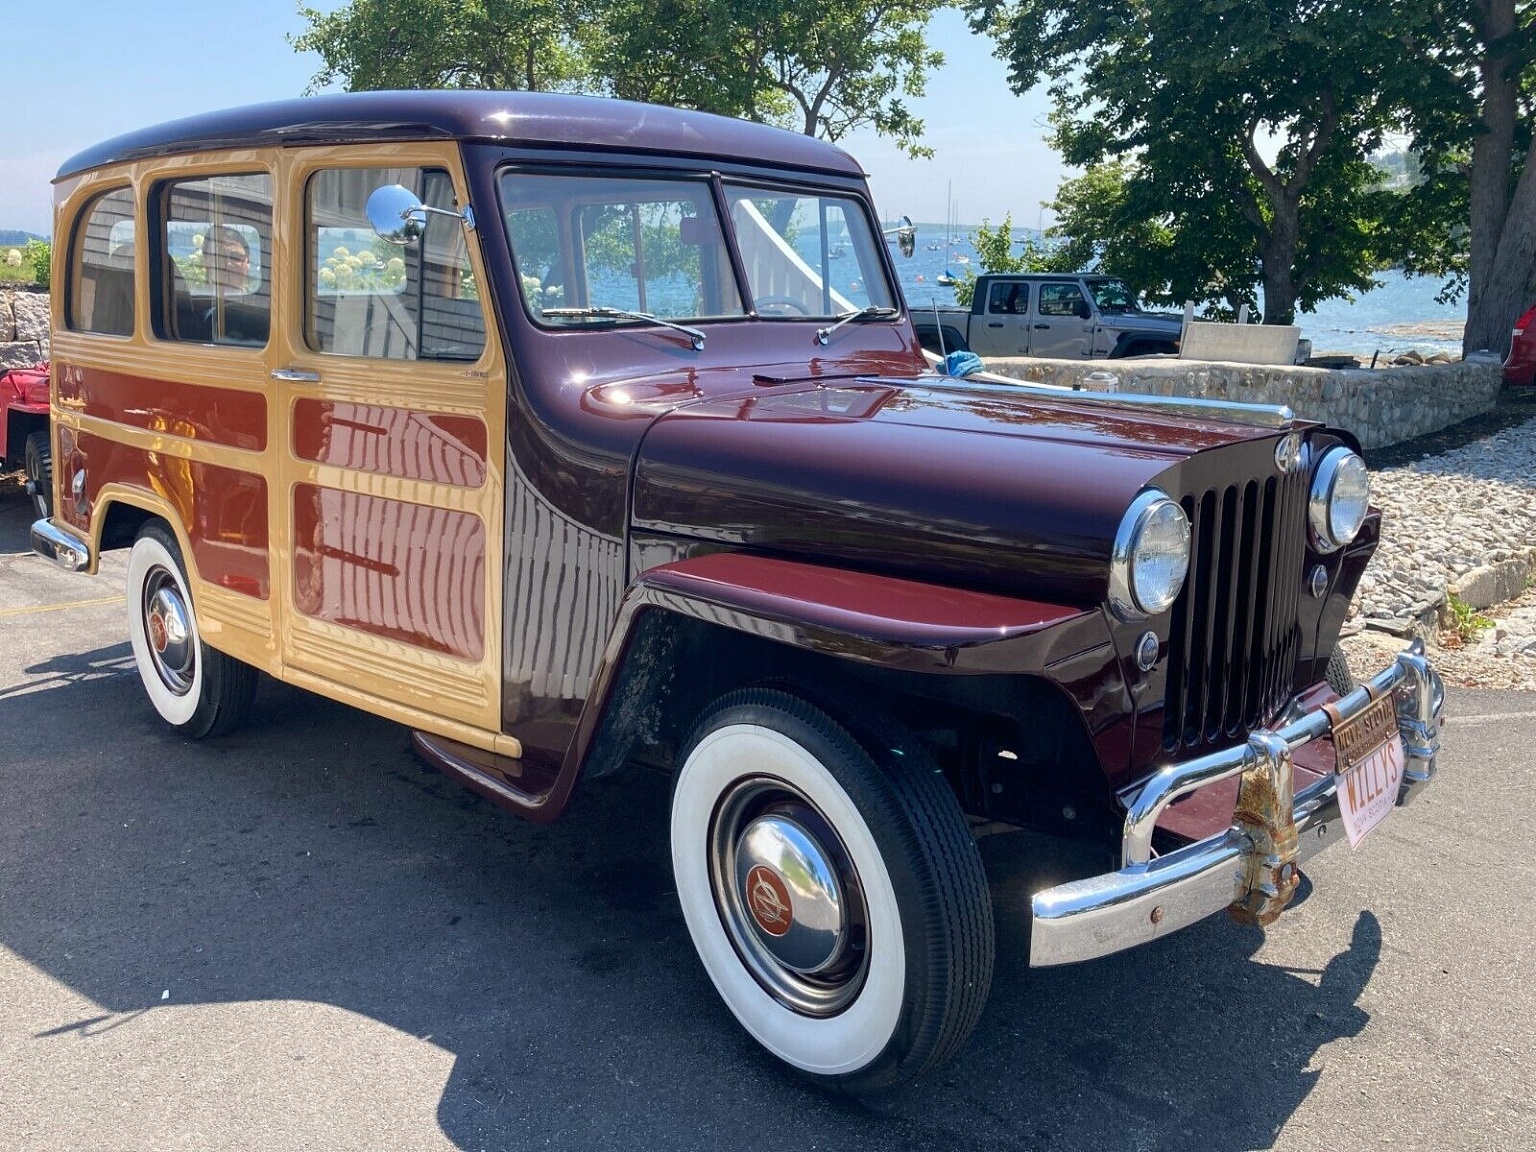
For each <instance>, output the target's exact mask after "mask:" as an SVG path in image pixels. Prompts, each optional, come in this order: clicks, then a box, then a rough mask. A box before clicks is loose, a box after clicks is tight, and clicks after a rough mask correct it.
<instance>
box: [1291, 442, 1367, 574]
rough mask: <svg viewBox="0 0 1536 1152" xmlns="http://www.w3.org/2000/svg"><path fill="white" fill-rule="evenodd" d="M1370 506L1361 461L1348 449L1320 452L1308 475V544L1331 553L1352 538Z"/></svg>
mask: <svg viewBox="0 0 1536 1152" xmlns="http://www.w3.org/2000/svg"><path fill="white" fill-rule="evenodd" d="M1370 507H1371V478H1370V475H1369V474H1368V473H1367V472H1366V469H1365V461H1364V460H1362V459H1360V457H1359V456H1358V455H1357V454H1356V453H1354V452H1351V451H1350V450H1349V449H1348V448H1330V449H1329V450H1328V451H1327V452H1325V453H1323V458H1322V460H1320V461H1319V462H1318V465H1317V471H1316V472H1314V473H1313V474H1312V494H1311V496H1310V497H1309V499H1308V501H1307V518H1308V520H1309V521H1310V522H1311V525H1312V546H1313V547H1314V548H1316V549H1317V550H1318V551H1319V552H1333V551H1336V550H1338V549H1340V548H1342V547H1344V545H1346V544H1348V543H1349V542H1350V541H1351V540H1353V539H1354V538H1355V536H1356V534H1357V533H1358V532H1359V531H1360V525H1362V524H1364V523H1365V514H1366V513H1367V512H1368V511H1370Z"/></svg>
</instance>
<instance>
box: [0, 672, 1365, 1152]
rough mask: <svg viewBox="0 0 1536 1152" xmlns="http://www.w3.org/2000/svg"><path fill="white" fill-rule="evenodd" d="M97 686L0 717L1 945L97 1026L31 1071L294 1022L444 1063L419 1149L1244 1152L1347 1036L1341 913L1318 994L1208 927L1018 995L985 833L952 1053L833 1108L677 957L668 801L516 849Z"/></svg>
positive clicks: (74, 686)
mask: <svg viewBox="0 0 1536 1152" xmlns="http://www.w3.org/2000/svg"><path fill="white" fill-rule="evenodd" d="M108 651H110V650H108ZM99 656H100V654H97V653H92V654H82V655H81V656H80V657H78V658H70V659H66V660H65V661H64V663H63V664H61V665H60V666H59V668H57V669H54V668H51V667H50V668H46V669H38V670H37V671H39V672H40V673H41V674H42V675H44V676H49V675H54V676H56V679H54V680H53V682H52V683H51V684H50V685H49V686H48V687H46V688H45V689H44V690H40V691H35V692H32V693H30V694H29V695H27V696H26V697H25V698H16V697H13V698H6V699H0V728H3V730H5V731H7V732H9V733H12V734H13V735H12V744H11V748H12V752H13V753H14V755H12V756H10V757H8V758H6V759H5V760H0V789H3V792H4V795H5V796H6V797H7V805H6V810H7V815H6V816H5V818H4V819H3V820H0V944H3V945H4V946H5V947H6V948H8V949H10V950H11V951H13V952H15V953H16V954H18V955H19V956H20V957H21V958H22V959H23V960H25V961H26V962H27V963H29V964H31V965H33V966H35V967H36V968H38V969H40V970H41V971H42V972H44V973H46V974H47V975H49V976H51V977H53V978H54V979H56V980H58V981H60V982H61V983H63V984H65V985H67V986H68V987H69V988H71V989H74V990H75V991H77V992H78V993H80V994H81V995H83V996H85V997H87V998H89V1000H90V1001H92V1002H94V1004H95V1005H97V1006H99V1007H96V1008H92V1009H91V1010H89V1011H82V1012H81V1013H80V1019H77V1020H68V1019H60V1020H57V1021H48V1022H47V1023H46V1026H44V1027H39V1028H36V1029H34V1030H33V1031H32V1032H30V1033H29V1034H28V1035H27V1036H22V1037H17V1036H9V1037H5V1039H6V1040H8V1041H10V1042H11V1043H12V1045H13V1047H12V1049H11V1050H12V1051H13V1052H19V1053H21V1054H22V1055H23V1057H24V1058H27V1059H46V1058H47V1054H46V1051H44V1050H40V1049H36V1048H33V1049H32V1052H33V1055H31V1056H27V1055H26V1052H27V1050H28V1048H29V1047H30V1046H31V1045H46V1044H49V1043H63V1042H65V1040H64V1039H60V1038H61V1037H64V1038H66V1039H68V1040H69V1041H71V1042H74V1041H76V1040H78V1041H79V1042H84V1043H90V1042H91V1040H92V1038H93V1037H95V1036H98V1035H101V1034H103V1033H104V1032H105V1031H106V1030H109V1029H116V1030H118V1032H119V1034H121V1033H122V1032H123V1030H125V1029H132V1028H134V1027H136V1026H138V1025H139V1024H140V1022H141V1021H142V1019H143V1016H144V1014H146V1013H151V1012H154V1011H157V1010H158V1008H159V1005H160V1004H161V1002H162V1000H161V998H162V993H163V992H168V993H169V994H170V997H171V999H172V1000H173V1002H174V1003H175V1004H177V1005H178V1006H187V1005H193V1006H195V1005H202V1004H221V1003H231V1002H241V1003H249V1002H261V1001H271V1000H284V1001H309V1002H314V1003H318V1004H326V1005H334V1006H337V1007H340V1008H343V1009H346V1010H348V1011H350V1012H354V1013H358V1014H361V1015H363V1016H366V1017H369V1018H372V1019H374V1020H377V1021H380V1022H382V1023H384V1024H387V1025H388V1026H390V1027H392V1028H395V1029H399V1030H400V1031H402V1032H404V1033H407V1034H409V1035H411V1036H415V1037H419V1038H422V1039H423V1042H429V1043H430V1044H432V1045H436V1046H437V1047H439V1048H442V1049H445V1050H447V1051H448V1052H450V1053H452V1054H453V1056H454V1066H453V1070H452V1073H451V1075H450V1076H449V1079H448V1082H447V1085H446V1087H445V1088H444V1089H443V1091H442V1096H441V1099H440V1101H439V1103H438V1108H437V1122H438V1124H439V1126H440V1127H441V1129H442V1131H443V1132H444V1133H446V1134H447V1136H448V1137H449V1138H450V1139H452V1140H454V1141H455V1142H456V1143H458V1144H459V1145H460V1146H461V1147H465V1148H471V1147H473V1148H487V1147H514V1146H515V1147H524V1146H533V1145H538V1146H543V1145H545V1144H546V1143H548V1144H554V1145H556V1146H566V1147H581V1148H608V1147H612V1148H632V1147H657V1148H668V1149H682V1148H710V1149H715V1148H727V1147H728V1148H732V1149H748V1148H764V1149H767V1148H776V1149H785V1148H806V1147H812V1146H815V1147H828V1148H837V1149H840V1150H846V1149H863V1148H868V1149H901V1148H913V1149H917V1148H922V1149H929V1148H949V1147H956V1148H959V1147H964V1148H983V1149H990V1148H999V1149H1001V1148H1020V1149H1055V1148H1061V1149H1067V1148H1073V1149H1077V1148H1081V1149H1093V1150H1100V1149H1120V1148H1132V1147H1136V1148H1147V1149H1181V1148H1192V1149H1193V1148H1200V1149H1203V1150H1205V1152H1229V1150H1230V1152H1237V1150H1239V1149H1248V1148H1262V1147H1267V1146H1269V1145H1270V1144H1272V1143H1273V1141H1274V1138H1275V1134H1276V1132H1277V1131H1278V1130H1279V1129H1280V1128H1281V1127H1282V1126H1283V1125H1284V1124H1285V1123H1286V1121H1287V1120H1288V1118H1289V1117H1290V1116H1291V1115H1292V1113H1293V1112H1294V1111H1295V1109H1296V1107H1297V1105H1298V1104H1299V1103H1300V1102H1301V1101H1302V1100H1303V1099H1305V1098H1306V1096H1307V1094H1308V1092H1310V1091H1311V1089H1312V1086H1313V1084H1314V1083H1315V1081H1316V1079H1317V1076H1318V1072H1317V1070H1316V1063H1315V1062H1316V1060H1317V1058H1318V1052H1319V1049H1320V1048H1322V1047H1323V1046H1324V1045H1326V1044H1327V1043H1329V1042H1330V1041H1332V1040H1334V1039H1336V1038H1339V1037H1343V1036H1350V1035H1354V1034H1355V1033H1356V1032H1358V1031H1359V1030H1360V1028H1361V1027H1362V1026H1363V1024H1364V1023H1365V1021H1366V1019H1367V1017H1366V1014H1365V1013H1364V1012H1363V1011H1362V1010H1361V1009H1360V1008H1359V1007H1358V1006H1357V1003H1356V1001H1357V998H1358V997H1359V994H1360V992H1361V989H1362V988H1364V986H1365V984H1366V983H1367V981H1368V980H1369V979H1370V976H1371V973H1372V971H1373V970H1374V968H1375V965H1376V962H1377V959H1378V957H1379V954H1380V950H1381V932H1380V928H1379V926H1378V925H1377V923H1376V921H1375V920H1374V919H1373V918H1372V917H1371V916H1370V915H1369V914H1368V913H1363V914H1362V915H1361V917H1360V919H1359V921H1358V922H1357V924H1356V926H1355V932H1354V939H1353V941H1352V942H1351V944H1350V946H1349V948H1348V949H1347V950H1346V951H1344V952H1341V953H1340V954H1339V955H1337V956H1335V957H1334V958H1333V959H1332V960H1330V961H1329V962H1328V964H1327V966H1326V968H1324V969H1323V971H1321V972H1320V973H1301V972H1293V971H1287V970H1284V969H1281V968H1278V967H1276V966H1274V965H1271V964H1265V963H1262V962H1258V961H1256V960H1254V959H1253V953H1254V952H1255V950H1256V949H1257V947H1258V945H1259V943H1260V941H1261V939H1262V937H1261V935H1260V934H1259V933H1258V932H1257V931H1256V930H1250V929H1245V928H1241V927H1239V926H1237V925H1235V924H1230V923H1227V922H1225V920H1223V919H1219V918H1218V919H1213V920H1211V921H1208V922H1206V923H1204V924H1201V925H1198V926H1196V927H1195V928H1193V929H1191V930H1189V931H1186V932H1184V933H1180V934H1177V935H1175V936H1174V937H1172V938H1170V939H1166V940H1163V941H1159V942H1157V943H1155V944H1153V945H1150V946H1148V947H1146V948H1143V949H1141V950H1138V951H1136V952H1133V953H1129V954H1125V955H1122V956H1118V957H1111V958H1108V959H1105V960H1101V961H1098V962H1095V963H1091V964H1086V965H1080V966H1076V967H1070V968H1062V969H1052V970H1041V971H1033V972H1032V971H1030V970H1029V969H1028V968H1027V967H1026V962H1025V959H1024V958H1025V957H1026V956H1027V954H1028V953H1027V944H1028V941H1027V928H1026V927H1025V925H1024V923H1023V921H1022V919H1021V918H1020V916H1019V915H1018V912H1019V907H1020V904H1021V901H1022V900H1023V899H1024V897H1023V896H1022V895H1019V893H1022V892H1024V891H1025V890H1026V889H1025V888H1024V887H1023V885H1026V884H1029V883H1037V882H1039V880H1038V877H1039V876H1043V875H1046V874H1048V873H1049V872H1050V867H1051V866H1050V865H1049V864H1048V863H1047V861H1046V858H1045V854H1044V853H1043V852H1040V851H1038V850H1037V849H1036V848H1035V847H1033V846H1032V845H1031V844H1030V841H1029V840H1028V838H1026V837H1022V836H1001V837H993V838H989V840H987V841H984V842H983V846H984V851H985V854H986V855H987V856H988V862H989V867H990V868H991V869H992V871H993V875H994V899H995V901H996V902H997V904H998V907H999V913H1000V915H999V925H1000V929H999V941H998V943H999V963H998V973H997V979H996V980H995V982H994V986H993V993H992V1000H991V1003H990V1005H989V1007H988V1009H987V1012H986V1014H985V1016H984V1017H983V1020H982V1023H981V1025H980V1027H979V1028H978V1030H977V1032H976V1034H975V1035H974V1036H973V1038H972V1040H971V1042H970V1043H969V1044H968V1045H967V1047H966V1048H965V1049H964V1050H963V1051H962V1052H961V1053H960V1055H959V1057H958V1058H957V1059H956V1060H955V1061H954V1062H953V1063H951V1064H950V1065H948V1066H947V1067H945V1068H944V1069H942V1070H940V1071H938V1072H936V1073H935V1074H933V1075H931V1076H929V1077H928V1078H925V1079H923V1080H921V1081H919V1082H917V1083H916V1084H914V1085H912V1086H910V1087H909V1088H906V1089H904V1090H902V1091H901V1092H899V1093H896V1094H894V1095H892V1096H890V1097H887V1098H883V1099H878V1100H874V1101H868V1102H859V1101H852V1100H844V1099H840V1098H836V1097H832V1096H829V1095H826V1094H824V1093H822V1092H820V1091H818V1090H817V1089H815V1088H813V1087H811V1086H809V1085H807V1084H804V1083H803V1082H801V1081H799V1080H798V1079H797V1078H796V1077H795V1076H793V1075H791V1074H789V1073H787V1072H785V1071H784V1070H783V1069H781V1068H780V1067H779V1066H778V1065H777V1064H776V1063H775V1062H774V1061H773V1060H772V1059H771V1058H769V1057H768V1056H767V1055H765V1054H764V1053H762V1052H761V1051H760V1050H759V1049H758V1048H757V1047H756V1045H755V1043H754V1042H753V1041H751V1040H750V1039H749V1038H748V1037H747V1036H746V1035H745V1034H744V1033H743V1032H742V1031H741V1029H740V1028H738V1027H737V1026H736V1024H735V1022H734V1021H733V1020H732V1019H731V1018H730V1016H729V1015H728V1013H727V1012H726V1010H725V1009H724V1007H723V1006H722V1005H721V1004H720V1002H719V1001H718V999H717V998H716V996H715V994H714V991H713V989H712V988H711V987H710V985H709V982H708V979H707V978H706V976H705V975H704V972H703V970H702V968H701V967H700V966H699V964H698V962H697V960H696V959H695V957H694V954H693V949H692V946H691V944H690V942H689V939H688V935H687V931H686V929H685V927H684V925H683V922H682V917H681V914H680V913H679V911H678V908H677V904H676V899H675V896H674V894H673V891H672V887H671V878H670V871H669V867H668V853H667V838H666V811H667V782H666V781H665V780H663V779H661V778H659V777H657V776H655V775H653V774H649V773H645V772H640V771H633V772H626V773H622V774H620V775H618V776H615V777H612V778H607V779H602V780H596V781H592V782H590V784H589V786H588V787H587V788H586V789H585V790H584V792H582V793H581V794H579V798H578V801H577V803H576V804H575V806H574V807H573V809H572V810H571V811H570V812H569V813H568V814H567V816H566V817H565V819H564V820H562V821H561V822H559V823H557V824H555V825H551V826H548V827H541V826H537V825H533V824H529V823H526V822H524V821H522V820H520V819H518V818H517V817H515V816H512V815H509V814H506V813H503V812H501V811H499V810H497V809H495V808H493V807H492V806H490V805H488V804H486V803H485V802H483V801H482V800H480V799H479V798H478V797H477V796H475V795H474V794H473V793H470V792H469V791H467V790H465V789H463V788H461V787H459V786H458V785H457V784H455V783H453V782H451V781H449V780H448V779H446V778H444V777H441V776H439V775H438V774H436V773H435V772H433V771H431V770H430V769H427V768H425V767H424V766H422V765H421V764H419V763H418V762H417V761H415V760H414V759H412V758H411V756H410V755H409V753H408V752H407V751H406V748H407V741H406V733H405V730H404V729H402V728H400V727H398V726H396V725H393V724H390V723H387V722H384V721H381V720H378V719H375V718H373V717H369V716H366V715H364V714H362V713H359V712H356V711H354V710H351V709H348V708H346V707H344V706H341V705H339V704H335V703H333V702H330V701H327V700H323V699H320V698H318V697H313V696H310V695H308V694H306V693H303V692H300V691H298V690H296V689H292V688H289V687H286V686H283V685H279V684H274V683H271V682H267V681H264V682H263V685H262V691H261V695H260V697H259V699H258V706H257V715H256V716H255V718H254V719H253V721H252V723H251V724H250V725H249V726H248V727H247V728H245V729H243V730H241V731H240V732H238V733H236V734H234V735H232V736H230V737H227V738H225V739H223V740H220V741H217V742H212V743H207V744H191V743H187V742H184V741H181V740H179V739H177V738H176V737H175V736H174V735H172V734H171V733H169V732H168V731H167V730H166V729H165V728H164V727H163V726H161V725H160V724H159V722H158V721H157V720H155V718H154V717H153V715H152V714H151V712H150V709H149V707H148V705H147V704H146V703H145V702H144V700H143V698H142V694H141V692H140V689H139V685H138V683H137V678H136V677H134V676H132V675H131V674H123V675H112V676H105V677H95V678H84V679H81V678H76V677H72V676H70V675H68V674H65V673H67V672H68V671H69V670H71V669H75V668H90V667H94V666H95V664H96V662H97V660H98V659H99ZM61 733H67V734H69V739H68V741H67V742H63V741H61V740H60V734H61ZM1031 876H1035V877H1036V879H1033V880H1032V879H1030V877H1031ZM427 1038H430V1039H429V1040H428V1039H427ZM314 1042H315V1041H314V1040H313V1039H311V1043H314ZM318 1042H319V1043H321V1044H323V1043H324V1039H323V1037H321V1038H320V1040H319V1041H318ZM146 1058H147V1057H146Z"/></svg>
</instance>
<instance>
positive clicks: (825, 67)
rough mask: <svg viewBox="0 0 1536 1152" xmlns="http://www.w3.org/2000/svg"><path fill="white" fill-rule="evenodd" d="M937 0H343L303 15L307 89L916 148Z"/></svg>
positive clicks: (299, 42)
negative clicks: (689, 120)
mask: <svg viewBox="0 0 1536 1152" xmlns="http://www.w3.org/2000/svg"><path fill="white" fill-rule="evenodd" d="M948 3H950V0H833V2H831V3H828V2H826V0H352V2H351V3H349V4H346V5H344V6H343V7H341V8H338V9H337V10H336V11H334V12H329V13H323V12H319V11H316V10H314V9H310V8H305V9H301V10H300V12H301V15H302V16H303V17H304V18H305V19H306V20H307V21H308V23H309V27H308V30H307V31H305V32H304V33H303V34H302V35H300V36H298V37H295V38H294V40H293V45H294V47H295V48H297V49H299V50H300V51H312V52H317V53H319V55H320V58H321V60H322V62H323V66H322V68H321V69H320V71H319V72H318V73H316V75H315V78H314V81H313V84H312V87H322V86H325V85H329V84H333V83H340V84H341V85H342V86H344V87H345V88H346V89H348V90H349V91H364V90H372V89H380V88H507V89H553V90H564V91H590V92H596V93H603V94H608V95H614V96H621V97H624V98H627V99H636V100H647V101H651V102H655V103H662V104H672V105H676V106H678V107H684V108H697V109H701V110H703V111H707V112H718V113H721V114H723V115H727V116H738V117H742V118H746V119H752V120H759V121H762V122H764V123H771V124H778V125H780V126H783V127H788V128H793V129H795V130H797V131H800V132H804V133H805V134H806V135H810V136H820V137H822V138H823V139H827V140H838V139H840V138H841V137H843V136H844V135H846V134H847V133H848V132H850V131H852V130H853V129H856V128H860V127H865V126H868V127H872V128H874V129H875V130H876V131H877V132H880V133H881V134H883V135H886V136H889V137H891V138H893V139H895V140H896V141H897V142H898V143H899V144H900V145H901V146H902V147H904V148H905V149H906V150H907V151H908V152H909V153H910V154H912V155H926V154H928V150H927V149H925V148H924V147H923V145H922V134H923V122H922V121H921V120H920V119H918V118H917V117H916V116H914V115H913V113H912V111H911V108H910V107H909V105H908V100H909V99H910V98H912V97H915V96H920V95H922V93H923V90H924V85H925V83H926V80H927V77H928V75H929V73H930V72H932V71H933V70H934V69H935V68H937V67H939V65H941V64H942V63H943V57H942V55H941V54H940V53H938V52H935V51H933V50H931V49H930V48H929V47H928V43H927V39H926V29H927V23H928V18H929V16H931V15H932V13H933V12H934V11H935V10H937V9H938V8H941V7H945V6H947V5H948Z"/></svg>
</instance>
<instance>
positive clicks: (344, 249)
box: [305, 168, 485, 360]
mask: <svg viewBox="0 0 1536 1152" xmlns="http://www.w3.org/2000/svg"><path fill="white" fill-rule="evenodd" d="M386 184H403V185H404V186H405V187H407V188H409V189H410V190H411V191H412V192H414V193H416V195H417V196H418V197H420V199H421V202H422V203H423V204H425V205H427V206H428V207H431V208H442V209H446V210H449V211H453V210H455V209H456V205H455V203H454V198H453V182H452V180H450V179H449V176H448V173H447V172H446V171H444V170H442V169H440V168H345V169H331V170H328V171H324V172H317V173H315V175H314V176H312V177H311V178H310V181H309V188H308V191H307V194H306V197H305V229H306V235H307V251H308V257H307V277H306V284H305V339H306V340H307V341H308V343H309V346H310V347H311V348H313V349H314V350H315V351H317V352H334V353H337V354H339V355H343V356H369V357H377V358H380V359H386V360H476V359H479V357H480V353H481V352H482V351H483V350H484V348H485V316H484V314H483V313H482V312H481V310H480V293H479V287H478V285H476V283H475V278H474V273H473V271H472V270H471V268H470V263H469V249H468V246H467V241H466V239H465V236H464V226H463V225H462V224H461V223H460V222H459V221H458V220H455V219H453V218H451V217H448V216H439V215H436V214H433V213H428V214H427V218H426V227H425V229H424V231H423V233H422V236H421V238H420V239H419V240H416V241H414V242H412V243H410V244H406V245H399V246H397V245H394V244H390V243H389V242H388V241H385V240H382V239H380V238H379V237H378V236H376V235H375V234H374V232H373V229H372V228H370V227H369V226H368V218H367V214H366V212H365V208H366V206H367V203H368V197H369V195H370V194H371V193H372V192H373V191H374V189H376V188H380V187H383V186H384V185H386Z"/></svg>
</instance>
